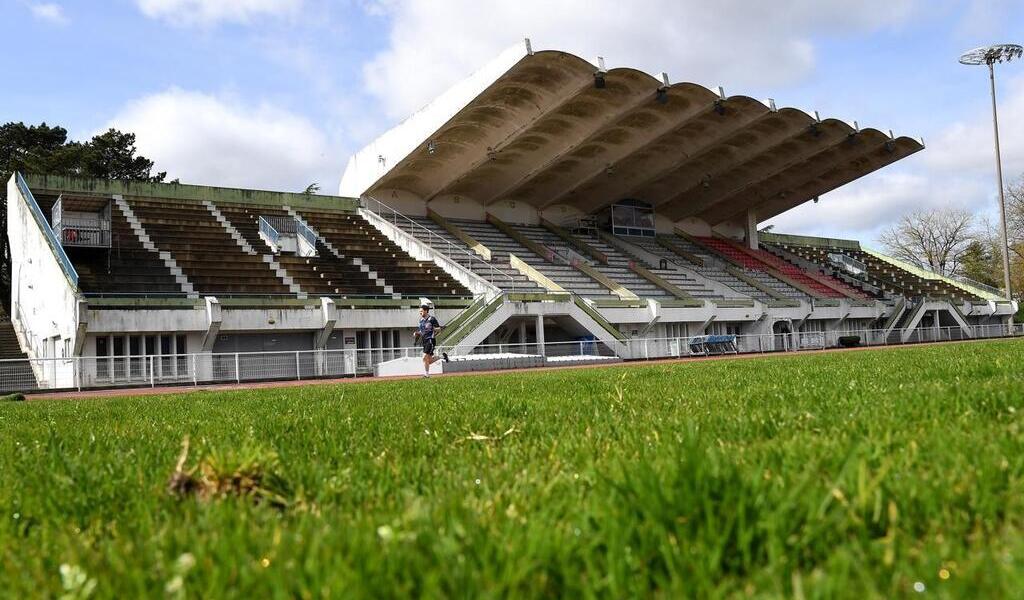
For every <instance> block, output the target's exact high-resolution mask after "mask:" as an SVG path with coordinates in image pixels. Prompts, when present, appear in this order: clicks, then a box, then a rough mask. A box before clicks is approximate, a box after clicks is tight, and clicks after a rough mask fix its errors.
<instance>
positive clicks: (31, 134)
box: [0, 123, 167, 300]
mask: <svg viewBox="0 0 1024 600" xmlns="http://www.w3.org/2000/svg"><path fill="white" fill-rule="evenodd" d="M136 152H137V149H136V148H135V134H134V133H122V132H120V131H118V130H116V129H110V130H108V131H107V132H105V133H102V134H100V135H97V136H94V137H93V138H92V139H91V140H89V141H87V142H84V143H83V142H75V141H68V131H67V129H64V128H63V127H51V126H49V125H47V124H46V123H41V124H39V125H25V124H24V123H5V124H4V125H2V126H0V236H2V237H3V239H2V240H0V243H2V252H3V262H2V264H0V287H2V288H3V289H2V291H0V292H2V293H3V294H4V299H5V300H6V298H9V297H10V294H9V293H7V292H8V291H9V289H10V272H11V270H10V252H9V246H8V241H7V181H8V180H9V179H10V178H11V175H12V174H14V172H15V171H20V172H22V173H38V174H42V175H77V176H81V177H95V178H100V179H123V180H134V181H154V182H159V181H163V180H164V178H165V177H166V176H167V173H164V172H160V173H155V174H154V173H153V161H151V160H149V159H148V158H146V157H144V156H137V155H136Z"/></svg>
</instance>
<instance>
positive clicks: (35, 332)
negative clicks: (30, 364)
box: [7, 177, 79, 387]
mask: <svg viewBox="0 0 1024 600" xmlns="http://www.w3.org/2000/svg"><path fill="white" fill-rule="evenodd" d="M44 226H45V224H44ZM44 232H45V229H43V228H42V227H41V226H40V224H39V223H38V222H37V220H36V218H35V216H33V213H32V209H31V208H30V207H29V204H28V199H26V198H25V197H23V196H22V194H21V191H20V189H19V188H18V186H17V184H16V183H15V178H14V177H11V179H10V181H9V182H7V235H8V238H9V240H10V245H11V321H12V322H13V323H14V327H15V330H16V331H17V332H18V336H19V338H20V341H21V344H22V349H23V350H25V351H26V352H27V353H28V355H29V357H30V358H55V357H61V354H62V353H63V350H64V348H65V343H64V341H65V340H71V348H74V347H75V340H76V337H77V330H78V300H79V298H78V292H77V290H76V289H75V287H74V286H73V285H72V283H71V281H69V280H68V278H67V276H66V275H65V274H64V270H63V269H62V268H61V265H60V262H59V261H58V259H57V256H56V255H55V254H54V251H53V249H52V248H51V246H50V244H49V243H48V242H47V236H46V234H45V233H44ZM69 372H70V371H68V372H67V373H69ZM67 373H66V372H63V371H60V372H51V373H40V372H38V371H37V374H36V375H37V378H39V377H42V378H46V379H51V378H54V377H56V378H58V379H66V378H67ZM46 383H47V384H52V385H54V386H56V387H68V386H70V385H71V383H72V382H69V381H54V382H49V381H48V382H46Z"/></svg>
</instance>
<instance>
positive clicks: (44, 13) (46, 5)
mask: <svg viewBox="0 0 1024 600" xmlns="http://www.w3.org/2000/svg"><path fill="white" fill-rule="evenodd" d="M29 10H31V11H32V16H33V17H35V18H37V19H39V20H40V21H46V22H47V23H52V24H53V25H67V24H68V17H67V15H65V14H64V7H62V6H61V5H59V4H54V3H52V2H40V3H33V4H29Z"/></svg>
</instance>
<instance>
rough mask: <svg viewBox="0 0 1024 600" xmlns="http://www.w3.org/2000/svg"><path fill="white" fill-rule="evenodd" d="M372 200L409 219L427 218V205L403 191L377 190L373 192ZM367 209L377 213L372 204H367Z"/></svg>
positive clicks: (382, 212) (415, 196)
mask: <svg viewBox="0 0 1024 600" xmlns="http://www.w3.org/2000/svg"><path fill="white" fill-rule="evenodd" d="M373 198H374V199H375V200H378V201H380V202H381V203H383V204H386V205H387V206H390V207H391V208H393V209H394V210H397V211H398V212H400V213H402V214H403V215H408V216H410V217H425V216H427V205H426V203H424V202H423V198H420V197H419V196H417V195H415V194H412V193H409V192H407V191H405V190H379V191H377V192H374V194H373ZM369 208H370V210H373V211H377V207H376V206H374V205H373V203H372V202H371V203H370V204H369ZM379 212H381V214H387V212H388V211H386V210H382V211H379Z"/></svg>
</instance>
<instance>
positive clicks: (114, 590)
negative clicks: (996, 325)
mask: <svg viewBox="0 0 1024 600" xmlns="http://www.w3.org/2000/svg"><path fill="white" fill-rule="evenodd" d="M1022 357H1024V343H1022V342H1021V341H995V342H983V343H970V344H952V345H942V346H927V347H911V348H898V349H883V350H873V351H858V352H845V353H829V354H811V355H802V356H786V357H769V358H757V359H750V360H736V361H707V362H691V363H684V364H649V365H639V366H630V367H618V368H607V369H592V370H564V371H549V372H541V373H529V372H523V373H512V374H506V375H493V376H491V375H488V376H481V377H456V378H435V379H432V380H428V381H421V380H417V381H396V382H385V383H373V384H357V385H337V386H327V385H323V386H309V387H296V388H284V389H266V390H259V391H251V390H250V391H237V392H225V393H209V392H197V393H191V394H185V395H179V396H163V397H145V398H117V399H109V400H80V401H40V402H23V403H5V404H3V405H0V431H2V432H3V433H2V435H0V507H2V511H3V514H2V524H0V558H2V561H0V594H4V595H8V596H12V597H32V596H37V595H52V596H58V595H61V594H65V593H66V594H68V597H70V598H81V597H86V596H88V595H90V594H91V596H92V597H118V598H137V597H151V598H154V597H221V596H233V597H245V598H253V597H279V598H285V597H322V596H333V597H364V596H377V597H380V596H407V595H420V596H422V595H426V596H432V597H436V596H446V597H466V598H477V597H495V596H567V595H572V596H577V595H582V596H604V597H615V598H624V597H636V596H663V597H679V596H680V595H685V596H701V597H732V596H739V597H777V596H786V597H807V598H811V597H901V596H909V597H924V596H937V597H973V598H981V597H989V598H992V597H1011V596H1015V595H1016V596H1018V597H1019V594H1020V592H1021V590H1024V364H1022ZM186 437H187V438H188V440H189V442H188V454H187V456H185V457H184V460H183V461H182V464H181V469H180V470H179V472H178V477H177V478H176V481H175V485H176V490H177V491H176V493H172V492H171V491H169V489H168V482H169V480H170V479H171V478H172V474H174V473H175V472H176V466H177V464H176V463H178V461H179V458H180V457H181V455H182V445H183V440H184V439H185V438H186ZM921 590H923V593H919V592H920V591H921Z"/></svg>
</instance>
